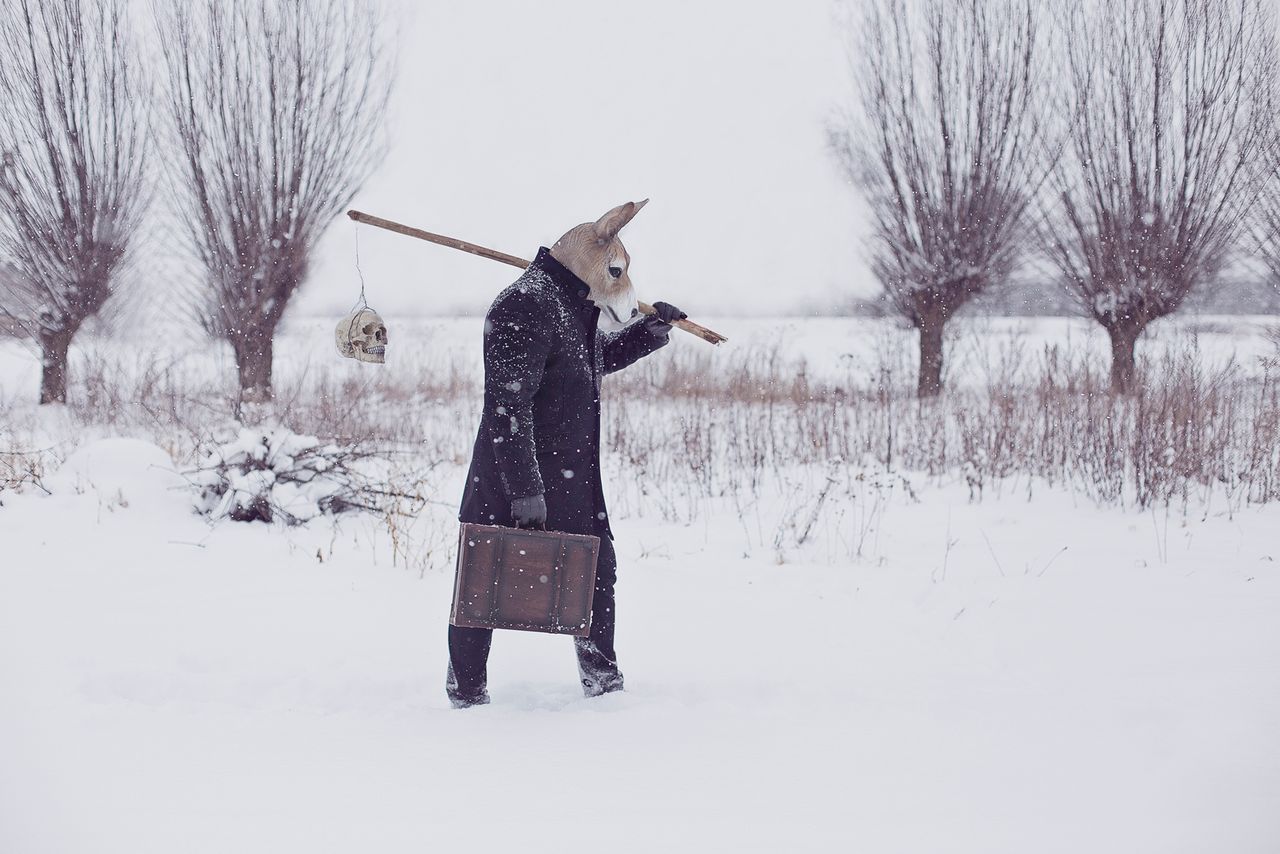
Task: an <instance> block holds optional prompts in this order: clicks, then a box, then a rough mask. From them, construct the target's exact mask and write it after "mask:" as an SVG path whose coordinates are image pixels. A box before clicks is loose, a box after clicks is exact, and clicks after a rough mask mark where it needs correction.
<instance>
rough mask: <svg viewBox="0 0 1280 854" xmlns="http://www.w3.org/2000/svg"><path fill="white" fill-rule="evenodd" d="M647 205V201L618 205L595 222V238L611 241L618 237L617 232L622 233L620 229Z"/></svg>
mask: <svg viewBox="0 0 1280 854" xmlns="http://www.w3.org/2000/svg"><path fill="white" fill-rule="evenodd" d="M647 204H649V200H648V199H645V200H644V201H640V202H625V203H623V204H621V205H618V206H617V207H616V208H614V209H613V210H611V211H609V212H608V213H607V214H605V215H604V216H602V217H600V219H598V220H596V225H595V229H596V237H598V238H599V239H601V240H613V239H614V238H615V237H617V236H618V232H619V231H622V227H623V226H624V225H626V224H627V223H629V222H631V218H632V217H634V216H635V215H636V214H637V213H639V212H640V209H641V208H642V207H644V206H645V205H647Z"/></svg>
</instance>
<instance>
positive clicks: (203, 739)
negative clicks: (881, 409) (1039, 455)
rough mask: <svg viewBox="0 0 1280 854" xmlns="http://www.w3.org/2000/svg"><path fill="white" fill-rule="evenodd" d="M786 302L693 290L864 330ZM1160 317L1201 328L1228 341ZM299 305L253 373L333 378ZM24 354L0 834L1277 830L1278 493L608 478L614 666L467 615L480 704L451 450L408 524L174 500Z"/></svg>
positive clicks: (5, 577) (1258, 339)
mask: <svg viewBox="0 0 1280 854" xmlns="http://www.w3.org/2000/svg"><path fill="white" fill-rule="evenodd" d="M786 323H787V324H791V326H790V327H787V331H786V336H785V338H780V337H779V332H778V330H777V328H776V327H775V326H774V325H771V324H766V323H764V322H762V321H751V322H750V323H739V322H737V321H733V320H731V319H730V320H725V321H716V322H715V323H713V324H712V325H714V326H716V327H717V328H719V329H720V331H723V332H725V333H726V334H729V335H730V336H731V338H734V339H735V340H734V342H732V344H733V345H737V346H739V347H741V348H743V349H742V350H740V351H739V352H743V351H745V350H747V348H749V347H755V348H757V349H759V348H762V347H768V346H772V343H773V342H777V341H785V342H786V344H787V346H788V347H789V348H791V347H794V349H788V351H787V353H788V355H789V356H795V355H803V356H804V357H805V358H806V360H807V362H808V364H809V366H810V367H811V369H812V370H815V371H830V372H833V373H834V372H837V371H840V372H844V371H849V370H851V368H850V366H849V364H848V363H850V362H857V363H858V365H861V364H862V363H861V361H859V360H861V359H862V358H864V356H865V358H866V359H868V360H870V359H871V358H872V356H871V355H870V354H871V345H870V344H868V343H867V342H868V341H869V340H870V339H871V338H873V337H874V335H875V334H880V332H879V331H878V330H881V328H880V327H879V326H877V325H875V324H865V323H864V322H860V321H835V320H832V321H816V322H800V321H786ZM999 323H1001V324H1009V325H1011V326H1013V325H1017V324H1027V330H1026V331H1025V332H1024V333H1020V334H1023V335H1025V336H1028V337H1030V338H1032V339H1033V341H1034V342H1036V343H1035V344H1034V346H1035V347H1039V346H1040V341H1041V339H1043V341H1044V342H1048V341H1056V342H1061V341H1063V340H1064V338H1063V331H1064V329H1067V330H1068V331H1071V330H1075V331H1072V332H1071V334H1073V335H1074V334H1076V333H1077V332H1078V333H1080V335H1081V336H1083V337H1082V339H1081V340H1087V341H1088V342H1089V343H1087V344H1082V345H1081V346H1088V347H1094V346H1100V345H1101V343H1102V342H1101V341H1100V340H1096V341H1095V340H1094V338H1091V337H1089V333H1088V331H1087V329H1084V328H1083V327H1080V326H1071V323H1072V322H1070V321H1035V322H1025V321H1000V322H999ZM1249 323H1250V324H1253V323H1255V321H1249ZM1264 323H1265V321H1256V324H1257V325H1258V327H1260V326H1261V325H1262V324H1264ZM1055 324H1056V326H1055ZM1242 328H1244V329H1247V330H1252V331H1245V332H1242V331H1241V329H1242ZM413 329H414V331H415V333H416V334H413V335H410V334H408V330H405V332H404V333H402V334H404V345H403V346H404V350H417V351H419V353H420V354H425V353H426V352H427V351H428V350H431V352H432V353H433V354H434V355H432V356H431V358H436V359H439V360H440V362H439V364H441V365H444V364H447V363H449V361H450V360H457V363H458V364H460V365H462V367H461V368H460V370H462V371H467V370H471V368H469V367H467V366H468V365H473V360H474V350H476V349H478V348H476V347H475V343H476V341H475V333H476V332H477V330H478V323H475V322H473V321H457V322H452V323H445V322H440V323H438V324H431V325H426V324H423V325H420V326H415V327H413ZM308 330H314V333H312V332H309V331H308ZM396 330H397V326H396V324H395V321H394V320H392V336H393V339H392V340H393V342H394V341H395V337H394V336H395V335H396ZM423 330H426V331H427V332H433V333H434V334H433V335H431V336H428V335H427V334H423ZM1215 330H1218V331H1215ZM881 331H882V330H881ZM1199 331H1200V333H1201V335H1200V343H1201V346H1202V347H1203V350H1204V353H1205V359H1206V360H1207V361H1208V360H1221V359H1227V358H1229V357H1230V356H1231V355H1232V354H1233V353H1234V354H1235V355H1236V357H1237V359H1238V360H1239V361H1240V363H1241V364H1242V365H1245V364H1252V362H1254V361H1256V359H1257V357H1258V356H1261V355H1265V354H1266V353H1267V352H1268V351H1267V346H1269V345H1267V344H1266V342H1265V339H1263V337H1262V336H1261V335H1260V334H1258V329H1257V327H1255V326H1247V327H1241V325H1240V324H1237V323H1235V322H1226V321H1224V322H1222V323H1221V325H1218V326H1214V327H1213V328H1212V329H1202V330H1199ZM324 333H326V330H325V329H324V325H323V324H320V323H318V322H317V323H314V324H306V323H299V324H295V327H294V332H293V335H292V337H290V338H289V339H287V340H286V346H284V347H283V348H282V355H281V362H282V366H283V367H282V372H283V373H284V374H286V375H287V374H289V373H290V372H296V373H302V372H303V371H305V370H312V371H314V370H317V369H318V367H317V366H328V367H326V368H325V369H326V370H334V371H347V370H351V371H352V372H353V375H354V372H355V371H357V370H359V369H360V368H359V366H354V365H347V364H340V365H337V366H336V367H333V366H332V365H331V364H330V362H331V360H330V361H325V360H328V359H329V357H328V354H327V353H326V352H325V348H326V347H328V346H330V344H329V342H328V339H327V337H317V336H322V334H324ZM103 346H104V347H109V348H110V349H111V352H117V351H118V350H119V349H120V348H119V346H118V345H115V344H112V345H103ZM681 346H684V343H683V342H682V344H681ZM688 346H691V347H701V346H705V345H702V344H701V343H700V342H693V341H692V340H690V343H689V345H688ZM402 352H403V350H402ZM193 353H195V349H194V348H193ZM859 354H863V355H859ZM721 356H724V357H726V358H729V357H736V356H735V355H734V351H733V350H732V349H729V350H725V351H724V352H723V353H721V354H717V356H716V357H717V358H719V357H721ZM415 358H416V359H417V360H418V361H417V362H416V363H417V364H419V365H420V364H421V360H423V359H426V358H427V356H426V355H419V356H418V357H415ZM655 358H662V354H659V355H658V356H656V357H655ZM27 359H28V357H27V356H25V355H23V354H22V353H21V351H19V350H17V349H15V348H14V347H13V346H12V345H8V344H6V345H4V346H3V347H0V400H7V401H8V402H9V407H10V408H9V410H8V411H9V413H10V416H9V417H10V418H11V419H12V424H11V425H8V426H6V427H4V429H3V430H0V437H3V438H4V439H5V440H7V441H10V442H28V441H34V440H35V439H37V438H39V439H43V440H46V441H48V442H50V443H51V444H52V445H53V446H54V447H56V448H57V449H58V453H57V454H56V456H57V458H59V459H62V458H66V459H65V462H63V463H62V464H61V465H60V466H59V467H58V468H57V470H56V471H52V472H50V473H49V474H47V475H46V476H45V477H44V480H43V483H44V486H45V487H46V488H47V490H48V493H50V494H46V493H45V492H44V491H42V490H40V489H36V488H28V489H26V490H24V491H23V492H22V493H21V494H14V493H12V492H6V493H3V494H2V495H0V500H3V502H4V503H3V506H2V507H0V543H3V546H4V549H3V557H2V558H0V691H2V692H3V693H2V694H0V852H4V854H8V853H9V852H16V854H27V852H94V853H95V854H97V852H130V854H134V852H172V851H184V852H187V851H190V852H225V851H237V852H259V851H261V852H280V851H295V850H296V851H334V852H339V851H341V852H346V851H378V852H398V851H415V852H417V851H424V850H425V851H435V850H442V851H443V850H459V849H463V850H473V851H506V850H513V849H516V848H519V849H520V850H528V851H547V852H551V851H557V852H562V851H566V850H575V849H577V848H579V847H593V846H598V847H603V848H608V849H609V850H616V851H637V852H650V851H666V850H671V851H853V850H858V851H869V852H939V851H947V852H970V851H972V852H1019V854H1021V853H1022V852H1029V851H1034V852H1072V854H1075V853H1076V852H1082V851H1088V852H1124V854H1134V852H1162V854H1163V852H1187V854H1193V852H1195V854H1199V852H1208V851H1213V852H1219V851H1221V852H1233V854H1235V852H1258V853H1259V854H1262V852H1274V851H1276V850H1280V727H1278V726H1277V725H1276V722H1277V721H1280V619H1277V615H1278V614H1280V566H1278V565H1277V560H1280V536H1277V534H1276V531H1277V530H1280V506H1278V505H1275V504H1272V505H1266V506H1262V507H1256V506H1248V505H1245V506H1230V507H1228V506H1226V505H1225V504H1219V503H1215V502H1212V501H1211V502H1209V503H1208V504H1207V505H1205V506H1195V507H1192V508H1190V509H1189V510H1184V508H1183V507H1181V506H1179V507H1177V508H1175V509H1174V510H1172V511H1168V512H1166V511H1165V510H1164V509H1163V508H1161V509H1157V510H1154V511H1152V510H1148V511H1145V512H1142V511H1137V510H1124V509H1116V508H1113V507H1105V508H1104V507H1099V506H1097V505H1095V504H1093V503H1092V502H1089V501H1087V500H1084V499H1083V498H1081V497H1080V496H1079V495H1076V494H1072V493H1070V492H1068V491H1065V490H1063V489H1054V488H1048V487H1044V486H1037V487H1036V489H1035V490H1034V494H1033V496H1032V497H1030V498H1029V495H1031V491H1030V490H1029V489H1028V488H1027V485H1026V484H1023V485H1022V486H1020V487H1017V488H1015V487H1012V486H1011V487H1010V488H1006V489H1003V490H1001V489H994V488H991V489H988V490H987V491H986V493H985V497H984V498H983V500H982V501H979V502H976V503H975V502H972V501H971V500H970V497H969V492H968V490H967V489H966V488H965V487H964V485H963V484H962V483H960V482H958V481H957V480H951V479H947V478H925V477H917V476H915V475H912V474H910V473H906V474H905V475H900V476H895V478H901V477H905V479H906V480H905V481H903V480H901V479H889V480H883V481H874V479H873V482H872V483H871V485H869V486H868V487H867V491H866V493H865V496H864V497H863V498H861V499H860V500H859V502H854V503H853V504H850V505H849V506H848V507H847V508H846V511H847V512H843V513H841V514H838V515H836V514H828V515H826V516H823V517H822V521H821V522H820V523H819V524H818V525H817V526H815V528H814V530H813V532H812V535H811V536H809V537H807V538H806V539H805V541H804V542H803V543H798V542H797V543H791V544H789V545H788V546H787V547H786V548H776V547H774V544H773V540H774V536H773V534H774V532H773V530H772V529H771V528H770V527H768V526H765V527H764V528H763V529H760V530H757V528H758V527H759V526H760V524H761V523H760V520H761V519H774V518H777V517H780V516H783V515H785V514H786V512H787V510H786V507H785V506H784V505H786V503H787V502H788V501H791V500H793V497H792V496H786V495H781V494H779V495H773V496H764V497H763V498H760V499H758V501H757V502H756V504H755V506H752V507H750V508H744V507H743V506H742V505H741V504H740V503H738V502H736V501H735V500H733V499H730V498H729V497H725V498H722V499H703V500H701V503H700V504H699V508H700V510H699V513H698V514H697V519H696V521H694V522H693V523H691V524H671V523H664V522H663V521H662V514H661V513H655V512H652V510H650V512H643V513H642V512H641V509H642V506H641V505H639V504H637V503H636V502H635V501H633V500H631V499H630V498H628V500H626V501H619V502H618V503H617V506H618V507H619V509H620V510H621V515H622V517H623V518H620V519H618V520H617V524H616V526H615V527H616V528H617V532H618V541H617V548H618V552H619V562H620V580H619V606H620V609H621V613H620V615H619V616H620V618H619V632H618V644H619V651H620V655H621V657H622V659H621V663H622V666H623V669H624V671H625V672H626V675H627V686H628V690H627V691H626V693H624V694H621V695H612V696H608V697H605V698H601V699H597V700H591V701H589V700H586V699H583V698H582V697H581V695H580V691H579V689H578V688H577V684H576V672H575V669H574V662H573V655H572V651H571V646H570V644H569V643H568V641H567V640H566V639H564V638H554V637H543V636H537V635H529V634H519V633H502V634H500V635H499V636H498V637H497V638H496V640H495V644H494V653H493V657H492V660H491V668H490V669H491V685H490V688H491V693H492V695H493V704H492V705H491V706H488V707H482V708H477V709H472V710H468V711H465V712H456V711H453V710H451V709H449V708H448V706H447V702H446V700H445V696H444V691H443V680H444V669H445V660H446V650H445V643H444V636H445V625H446V620H447V614H448V608H449V598H450V591H451V584H452V576H451V573H450V572H449V571H448V570H447V568H445V565H446V564H447V555H445V556H444V557H445V559H444V560H442V559H441V555H440V554H439V553H438V552H439V550H441V549H443V550H445V551H447V548H448V543H447V539H446V540H443V541H442V540H440V538H439V532H445V533H446V534H447V532H448V530H449V527H450V526H451V524H452V518H453V512H454V506H455V505H456V499H457V496H456V495H455V494H453V492H456V491H458V490H460V482H461V472H462V469H461V468H460V467H459V466H458V464H457V463H456V462H452V461H451V462H448V463H447V464H445V465H443V466H441V467H440V468H439V469H438V470H435V471H433V472H432V474H431V477H432V483H433V484H435V485H437V486H438V489H439V496H438V497H439V501H438V503H429V504H428V505H427V506H426V508H425V509H424V510H423V512H422V514H421V516H420V517H419V519H418V520H416V523H415V524H416V525H417V528H415V529H414V533H415V536H416V537H417V539H416V540H415V541H414V542H415V545H414V548H416V549H417V551H411V552H410V553H408V554H406V553H405V552H404V551H403V550H402V545H403V544H402V543H401V544H396V543H393V539H392V536H391V532H390V531H389V530H388V529H387V527H386V525H385V524H384V521H383V520H381V519H378V518H374V517H372V516H367V515H366V516H358V515H353V516H346V517H342V518H340V519H339V520H338V521H336V522H334V521H333V520H330V519H319V520H315V521H313V522H311V523H309V524H308V525H306V526H304V527H298V528H289V529H285V528H278V527H272V526H268V525H263V524H252V525H246V524H239V523H232V522H224V523H220V524H217V525H214V526H210V525H209V524H207V523H206V522H205V521H204V520H203V519H202V518H201V517H198V516H196V515H194V514H192V512H191V511H190V507H191V500H192V498H191V496H192V490H191V488H190V486H189V484H188V483H187V481H186V480H185V479H184V478H183V477H181V476H180V475H179V474H177V473H176V470H179V469H182V468H184V467H186V466H187V465H188V464H189V461H187V460H178V461H175V460H174V459H173V458H172V457H171V456H170V455H169V452H167V451H165V450H161V449H160V448H159V447H157V446H156V444H154V443H155V442H157V441H162V440H161V439H160V438H159V437H157V436H155V435H147V437H146V439H145V440H144V439H141V438H101V437H102V436H105V435H107V434H109V433H111V432H112V430H111V429H110V428H105V427H103V428H84V427H79V428H76V429H77V430H78V431H79V433H78V434H77V433H74V432H69V431H70V428H69V427H68V426H67V425H68V423H69V420H68V419H67V418H64V417H62V416H59V415H56V414H49V413H41V414H39V415H35V414H32V412H31V410H30V408H29V407H27V406H26V405H25V403H24V400H25V397H26V396H29V395H30V394H32V393H33V389H34V373H33V371H34V368H33V366H32V365H31V364H29V363H28V361H27ZM191 359H192V360H193V365H194V366H193V367H192V369H191V370H192V371H193V372H199V371H202V370H207V369H209V368H211V367H212V366H216V364H217V363H216V362H215V361H213V360H209V359H208V358H207V357H205V358H204V361H202V362H201V361H199V357H198V354H196V355H192V356H191ZM842 360H843V362H842ZM958 361H959V360H958ZM405 364H406V365H412V364H415V361H414V359H408V358H406V362H405ZM961 364H964V363H963V362H961ZM201 366H205V367H201ZM388 368H389V370H391V371H395V370H397V368H396V365H395V364H394V363H393V364H391V365H389V366H388ZM853 370H860V368H853ZM960 370H961V371H963V369H960ZM624 376H625V375H624ZM963 376H964V374H963V373H960V374H958V376H957V379H963ZM442 405H444V406H446V407H447V406H450V405H452V404H442ZM450 417H452V416H450ZM456 420H457V424H458V426H457V430H458V431H459V433H460V434H469V433H470V431H471V430H472V429H473V423H472V421H471V419H470V418H469V417H463V416H459V417H458V418H457V419H456ZM468 440H469V436H467V435H463V437H462V439H461V440H460V441H462V442H463V443H464V444H465V442H466V441H468ZM180 444H181V443H177V442H175V443H174V447H175V448H176V447H178V446H179V445H180ZM2 447H3V446H2V444H0V449H2ZM610 470H611V471H612V472H614V473H615V481H614V484H613V489H614V490H615V492H616V493H617V494H618V495H619V497H620V498H621V497H622V496H623V494H624V493H626V494H628V495H629V494H630V491H631V490H633V489H634V484H624V483H620V482H618V481H617V480H616V478H617V477H618V476H620V473H621V471H622V469H621V468H620V467H619V462H618V461H617V460H614V461H612V462H611V465H610ZM908 486H909V487H910V488H907V487H908ZM451 487H456V489H453V490H451ZM606 488H609V484H608V483H606ZM617 515H618V514H615V517H616V516H617ZM402 533H403V532H402ZM431 548H434V549H436V551H437V553H436V554H433V555H424V554H423V553H422V551H423V550H424V549H431Z"/></svg>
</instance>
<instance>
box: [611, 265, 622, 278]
mask: <svg viewBox="0 0 1280 854" xmlns="http://www.w3.org/2000/svg"><path fill="white" fill-rule="evenodd" d="M609 275H610V276H613V277H614V278H615V279H616V278H618V277H619V276H621V275H622V268H621V267H614V266H610V267H609Z"/></svg>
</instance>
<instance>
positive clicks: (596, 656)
mask: <svg viewBox="0 0 1280 854" xmlns="http://www.w3.org/2000/svg"><path fill="white" fill-rule="evenodd" d="M573 640H574V646H575V647H576V650H575V651H576V652H577V653H578V676H579V677H580V678H581V679H582V693H583V694H586V695H587V696H588V697H599V696H600V695H601V694H611V693H613V692H614V691H621V690H623V688H622V672H621V671H620V670H618V663H617V662H616V661H614V660H612V659H611V658H609V657H608V656H607V655H605V654H604V653H602V652H601V651H600V648H599V647H598V646H597V645H596V644H595V643H594V642H593V641H591V640H589V639H587V638H574V639H573Z"/></svg>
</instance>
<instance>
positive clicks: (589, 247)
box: [551, 199, 649, 331]
mask: <svg viewBox="0 0 1280 854" xmlns="http://www.w3.org/2000/svg"><path fill="white" fill-rule="evenodd" d="M648 201H649V200H648V199H645V200H644V201H642V202H627V203H625V204H621V205H618V206H617V207H616V208H614V209H613V210H611V211H609V212H608V213H607V214H605V215H604V216H602V217H600V219H598V220H596V221H595V222H584V223H583V224H582V225H579V226H575V227H573V228H571V229H569V231H567V232H566V233H565V235H564V236H563V237H561V238H560V239H559V240H557V241H556V242H555V245H554V246H552V247H551V257H553V258H555V259H556V260H557V261H559V262H560V263H561V264H563V265H564V266H565V267H567V268H568V269H569V272H571V273H573V274H574V275H575V276H577V277H578V278H579V279H581V280H582V281H583V282H584V283H585V284H586V285H587V287H589V288H591V301H592V302H594V303H595V304H596V305H597V306H598V307H599V309H600V328H601V329H604V330H606V331H611V330H615V329H621V328H622V327H624V326H626V325H627V324H628V323H629V322H631V321H632V320H634V319H635V318H636V317H638V316H639V315H640V306H639V304H638V302H637V300H636V292H635V289H634V288H633V287H632V286H631V277H630V275H629V274H628V272H627V269H628V267H630V266H631V256H630V255H628V254H627V249H626V247H625V246H623V245H622V241H621V240H619V239H618V232H619V231H621V230H622V227H623V226H624V225H626V224H627V223H629V222H631V218H632V217H633V216H635V215H636V213H638V212H639V210H640V209H641V208H642V207H644V206H645V204H647V203H648Z"/></svg>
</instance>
